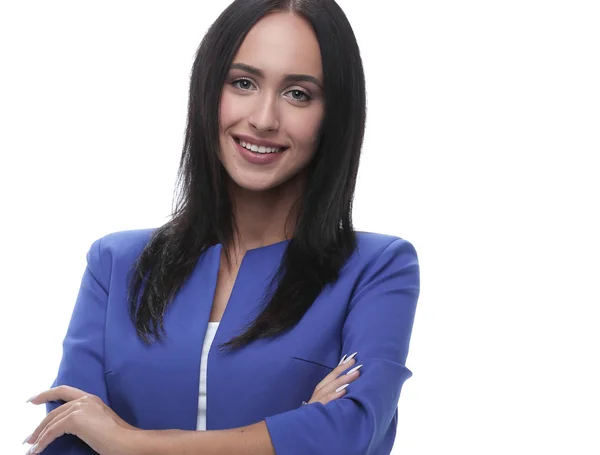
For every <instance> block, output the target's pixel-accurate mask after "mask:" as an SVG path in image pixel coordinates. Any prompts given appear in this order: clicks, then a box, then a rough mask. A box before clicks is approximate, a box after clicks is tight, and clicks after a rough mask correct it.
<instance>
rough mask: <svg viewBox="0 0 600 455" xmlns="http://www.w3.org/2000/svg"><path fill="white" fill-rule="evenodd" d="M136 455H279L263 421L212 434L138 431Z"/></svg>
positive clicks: (202, 432) (135, 440) (177, 431)
mask: <svg viewBox="0 0 600 455" xmlns="http://www.w3.org/2000/svg"><path fill="white" fill-rule="evenodd" d="M134 436H135V439H134V445H135V448H134V451H132V453H135V454H137V455H166V454H172V453H176V454H178V455H222V454H224V453H227V454H231V455H276V454H275V449H274V448H273V444H272V443H271V438H270V436H269V431H268V429H267V425H266V423H265V422H264V421H262V422H259V423H255V424H253V425H248V426H246V427H240V428H233V429H230V430H212V431H182V430H164V431H139V432H136V434H135V435H134Z"/></svg>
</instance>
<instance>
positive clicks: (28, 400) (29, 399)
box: [25, 393, 39, 403]
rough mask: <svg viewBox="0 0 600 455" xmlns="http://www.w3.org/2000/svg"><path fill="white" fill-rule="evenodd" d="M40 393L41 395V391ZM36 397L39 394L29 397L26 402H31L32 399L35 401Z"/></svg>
mask: <svg viewBox="0 0 600 455" xmlns="http://www.w3.org/2000/svg"><path fill="white" fill-rule="evenodd" d="M38 395H39V393H38ZM36 397H37V395H34V396H32V397H30V398H28V399H27V401H26V402H25V403H29V402H30V401H33V400H34V399H35V398H36Z"/></svg>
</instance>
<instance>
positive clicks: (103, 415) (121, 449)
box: [25, 385, 141, 455]
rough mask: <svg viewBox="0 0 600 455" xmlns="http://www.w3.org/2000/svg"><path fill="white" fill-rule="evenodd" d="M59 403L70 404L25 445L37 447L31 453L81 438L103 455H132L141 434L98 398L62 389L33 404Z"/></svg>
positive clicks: (50, 417) (57, 411) (47, 420)
mask: <svg viewBox="0 0 600 455" xmlns="http://www.w3.org/2000/svg"><path fill="white" fill-rule="evenodd" d="M57 400H63V401H66V403H65V404H63V405H61V406H59V407H57V408H56V409H54V410H53V411H52V412H50V413H48V415H47V416H46V418H45V419H44V420H43V421H42V423H41V424H40V425H39V426H38V427H37V428H36V430H35V431H34V432H33V433H32V434H31V436H30V437H29V438H28V439H27V440H26V441H25V442H28V443H30V444H34V445H33V446H32V447H31V449H30V451H29V453H40V452H41V451H42V450H44V449H45V448H46V447H48V445H49V444H50V443H51V442H52V441H54V440H55V439H56V438H58V437H60V436H62V435H63V434H73V435H75V436H77V437H78V438H79V439H81V440H82V441H83V442H85V443H86V444H87V445H89V446H90V447H91V448H92V449H94V450H95V451H96V452H98V453H99V454H101V455H109V454H110V455H119V454H125V453H131V446H132V444H131V443H132V441H131V434H132V433H133V432H135V431H141V430H140V429H138V428H135V427H133V426H131V425H129V424H128V423H127V422H125V421H124V420H123V419H121V418H120V417H119V416H118V415H117V414H115V412H114V411H113V410H112V409H111V408H109V407H108V406H106V404H104V402H103V401H102V400H101V399H100V398H98V397H97V396H95V395H91V394H89V393H86V392H84V391H83V390H79V389H76V388H75V387H70V386H66V385H62V386H59V387H55V388H53V389H49V390H46V391H45V392H42V393H40V394H39V395H37V396H36V397H34V398H31V399H30V400H29V401H31V402H32V403H33V404H42V403H46V402H48V401H57Z"/></svg>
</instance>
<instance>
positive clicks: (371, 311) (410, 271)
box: [265, 239, 420, 455]
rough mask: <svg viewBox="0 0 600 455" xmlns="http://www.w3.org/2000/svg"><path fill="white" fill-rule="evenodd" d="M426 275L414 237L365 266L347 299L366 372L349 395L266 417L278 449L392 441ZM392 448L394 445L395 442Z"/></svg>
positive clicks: (329, 449) (361, 447)
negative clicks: (422, 284) (419, 298)
mask: <svg viewBox="0 0 600 455" xmlns="http://www.w3.org/2000/svg"><path fill="white" fill-rule="evenodd" d="M419 292H420V275H419V264H418V259H417V254H416V251H415V249H414V247H413V246H412V244H410V243H409V242H407V241H406V240H403V239H396V240H394V241H393V242H392V243H391V244H390V245H388V247H387V248H386V249H385V250H384V251H383V253H382V254H381V255H380V256H379V258H378V259H377V260H376V261H375V262H374V263H373V264H372V265H371V267H370V268H369V269H368V270H367V271H366V272H365V274H364V276H363V278H362V279H361V280H360V283H359V284H358V285H357V288H356V289H355V292H354V294H353V297H352V299H351V301H350V303H349V306H348V313H347V316H346V321H345V323H344V326H343V331H342V336H343V340H342V344H343V353H346V354H351V353H353V352H356V351H357V352H358V354H357V364H362V365H363V367H362V368H361V370H360V371H361V376H360V377H359V378H358V379H357V380H356V381H354V382H353V383H352V384H350V386H349V387H348V388H347V389H346V391H347V393H346V395H344V396H343V397H342V398H339V399H337V400H333V401H331V402H329V403H327V404H326V405H323V404H321V403H311V404H309V405H306V406H301V407H300V408H298V409H294V410H291V411H287V412H284V413H281V414H277V415H274V416H271V417H267V418H266V419H265V420H266V424H267V428H268V430H269V434H270V437H271V442H272V443H273V446H274V448H275V451H276V453H277V455H306V454H308V453H310V454H314V455H319V454H323V455H325V454H327V455H332V454H344V455H352V454H356V455H367V454H370V453H374V451H376V450H377V451H380V450H381V449H382V444H383V442H384V437H385V436H386V434H387V436H388V437H387V438H385V442H387V443H389V444H392V443H393V439H394V436H395V432H396V422H397V419H396V411H397V406H398V400H399V398H400V390H401V388H402V385H403V383H404V381H405V380H406V379H408V378H409V377H410V376H412V373H411V371H410V370H409V369H408V368H406V366H405V361H406V357H407V355H408V347H409V341H410V336H411V332H412V326H413V320H414V314H415V309H416V305H417V300H418V297H419ZM390 450H391V446H390Z"/></svg>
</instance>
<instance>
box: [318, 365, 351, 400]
mask: <svg viewBox="0 0 600 455" xmlns="http://www.w3.org/2000/svg"><path fill="white" fill-rule="evenodd" d="M361 367H362V364H361V365H357V366H356V367H354V368H352V369H351V370H350V371H348V372H347V373H346V374H344V375H342V376H340V377H339V378H337V379H335V380H333V381H331V382H329V383H328V384H325V385H324V386H323V387H321V389H319V390H318V391H316V392H315V396H314V398H313V401H319V400H320V399H321V398H322V397H323V396H326V395H329V394H331V393H334V392H335V391H336V390H337V389H338V388H340V387H342V386H344V385H346V387H347V385H348V384H351V383H352V382H354V381H356V380H357V379H358V377H359V376H360V371H359V370H360V368H361Z"/></svg>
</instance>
